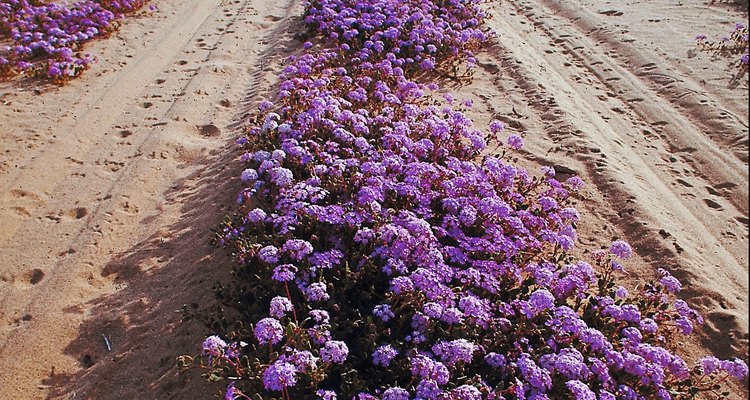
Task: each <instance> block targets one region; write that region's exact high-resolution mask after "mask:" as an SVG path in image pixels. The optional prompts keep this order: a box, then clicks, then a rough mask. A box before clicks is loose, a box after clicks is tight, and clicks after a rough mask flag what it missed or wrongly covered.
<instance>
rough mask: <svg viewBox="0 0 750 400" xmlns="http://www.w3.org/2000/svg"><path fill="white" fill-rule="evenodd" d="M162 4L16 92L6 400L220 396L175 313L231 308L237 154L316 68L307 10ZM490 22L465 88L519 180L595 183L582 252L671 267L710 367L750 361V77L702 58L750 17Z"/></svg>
mask: <svg viewBox="0 0 750 400" xmlns="http://www.w3.org/2000/svg"><path fill="white" fill-rule="evenodd" d="M158 4H159V8H160V10H159V12H158V13H156V14H155V16H153V17H147V18H139V19H133V20H129V21H128V22H127V23H126V24H124V26H123V29H122V30H121V31H120V32H119V33H118V34H117V35H116V37H113V38H111V39H109V40H106V41H100V42H97V43H95V44H94V46H92V49H91V51H92V52H94V53H96V54H101V55H102V56H101V60H100V63H98V64H96V65H95V66H94V67H93V69H92V70H91V71H89V72H88V73H87V74H84V76H83V78H82V79H79V80H77V81H75V82H72V83H71V84H69V85H66V86H64V87H61V88H57V87H48V86H38V84H34V83H31V82H25V81H11V82H0V104H2V106H0V122H1V124H0V126H1V128H0V143H1V144H2V147H0V148H2V149H3V151H4V153H2V157H0V227H2V229H0V362H2V365H3V366H4V368H0V388H2V390H0V399H16V398H31V399H35V398H40V399H42V398H55V399H57V398H59V399H72V398H75V399H82V398H85V399H89V398H96V399H123V398H134V399H140V398H158V399H167V398H175V399H184V398H211V397H212V395H217V394H218V388H210V387H205V386H203V385H200V384H199V383H200V382H199V379H196V378H195V375H196V374H194V377H193V379H192V380H188V381H184V380H182V379H181V378H179V377H177V376H176V375H175V368H174V359H175V356H177V355H180V354H184V353H191V352H195V351H197V347H196V346H197V345H198V343H199V341H200V340H201V338H202V337H203V335H205V334H206V333H207V332H208V330H207V329H206V328H205V327H204V326H203V325H202V324H201V323H199V322H196V321H194V320H190V321H187V322H184V321H182V319H183V317H184V314H181V313H176V312H175V310H178V309H181V308H182V307H183V305H187V308H188V309H192V308H193V307H192V304H191V303H195V304H203V305H205V304H211V301H210V300H211V299H212V294H211V291H210V288H211V286H212V284H213V283H214V282H215V281H216V280H219V279H222V278H224V277H225V275H222V271H223V274H226V273H227V271H228V269H229V264H228V262H227V260H226V257H225V256H224V255H223V254H222V253H221V252H220V251H216V250H215V249H214V248H212V247H211V246H210V245H209V244H208V238H209V237H210V229H211V228H213V227H214V226H216V224H217V223H218V221H219V220H220V218H221V217H222V215H223V214H224V213H226V212H228V210H229V208H231V206H232V200H233V198H234V196H235V194H236V193H237V192H238V185H237V180H236V176H237V175H238V170H237V168H238V165H235V164H236V163H232V159H233V158H234V157H235V156H236V154H235V153H234V150H233V149H232V147H231V142H232V140H233V139H234V137H236V135H237V133H238V127H239V126H240V125H241V123H242V121H243V118H244V116H246V113H247V112H248V111H249V110H250V109H251V108H252V107H253V106H254V105H255V104H257V102H259V101H260V100H262V99H263V98H264V97H267V96H268V95H270V94H272V93H274V85H275V83H276V78H275V77H276V76H277V73H278V71H279V70H280V68H281V64H282V63H283V60H284V59H285V57H286V56H288V55H289V54H291V52H293V51H297V50H299V47H300V43H299V42H297V41H295V40H294V33H296V32H298V31H299V30H300V25H299V20H298V17H299V16H300V15H301V13H302V5H301V3H300V2H298V1H292V0H280V1H278V2H265V1H259V0H233V1H228V0H165V1H160V2H159V3H158ZM488 8H489V10H490V13H491V14H493V15H494V16H495V18H493V19H492V20H490V21H489V23H490V25H491V26H492V27H493V28H494V29H496V30H497V31H498V32H499V34H500V35H499V37H498V38H497V39H496V40H495V42H494V44H493V45H492V46H491V47H490V48H489V49H488V50H487V51H484V52H482V53H481V54H478V59H479V67H478V68H477V69H476V73H475V76H474V80H473V81H472V82H471V83H468V84H464V83H456V82H444V84H445V85H446V89H447V90H450V91H451V92H454V93H458V97H464V98H471V99H473V100H474V103H475V107H474V110H473V111H471V115H472V117H473V118H474V119H475V121H476V122H477V124H478V126H479V127H484V126H486V123H487V121H489V119H491V118H499V119H502V120H504V121H506V122H507V123H508V125H509V126H510V128H511V129H512V130H513V131H516V132H521V133H524V134H525V137H526V143H527V145H526V153H525V154H524V155H523V157H521V159H520V160H519V163H521V164H524V165H526V166H527V167H529V168H530V169H534V170H538V168H539V166H540V165H555V166H556V169H558V170H559V171H560V173H561V174H563V175H564V174H570V173H572V172H573V171H575V172H576V173H578V174H580V175H581V176H582V177H583V178H584V179H585V180H586V181H587V182H588V183H589V185H588V186H587V189H586V190H585V192H584V194H583V196H582V197H581V198H580V199H579V200H578V207H579V209H580V210H581V212H582V214H583V215H584V220H583V221H582V222H581V224H580V226H579V236H580V237H579V242H580V247H581V249H582V253H585V252H586V251H589V250H591V249H593V248H598V247H600V246H605V245H607V244H608V242H609V241H611V240H613V239H615V238H625V239H626V240H628V241H630V242H631V243H633V244H634V246H635V248H636V251H637V255H638V256H637V257H636V259H635V260H633V261H632V262H631V263H630V264H629V266H628V269H629V270H630V271H631V274H630V275H629V276H628V279H629V281H630V283H631V284H633V285H634V284H637V283H638V282H641V281H642V280H644V279H649V278H652V277H653V276H654V275H655V269H656V268H657V267H665V268H668V269H669V270H671V271H672V272H673V273H674V274H675V275H676V276H677V277H679V278H680V279H681V280H682V281H683V283H685V284H686V286H687V287H688V289H686V290H685V291H684V293H683V295H684V298H686V299H687V300H688V301H689V302H690V303H691V304H692V305H694V306H696V307H698V308H699V309H700V310H701V311H702V312H703V314H704V315H705V316H706V318H707V323H706V325H705V326H704V327H703V328H701V329H700V330H699V335H698V336H697V339H698V340H697V341H696V340H694V341H692V342H687V343H686V344H685V346H686V347H685V350H686V351H687V352H688V353H689V354H693V355H694V354H700V353H705V352H707V351H712V352H715V353H717V354H718V355H720V356H722V357H730V356H741V357H743V358H745V359H747V344H748V317H747V315H748V297H747V290H748V250H747V246H748V196H747V193H748V170H747V160H748V118H747V112H748V108H747V107H748V106H747V78H745V77H739V78H738V77H734V78H733V77H732V74H731V71H728V70H725V69H723V68H722V67H721V66H720V63H721V62H724V61H723V60H719V61H717V62H711V60H710V57H709V55H707V54H705V53H696V52H695V50H696V48H695V47H694V46H693V41H692V39H693V37H694V36H695V34H696V33H707V34H709V35H710V36H713V37H719V36H721V35H722V34H725V33H726V32H728V31H729V30H731V26H730V25H727V24H725V23H724V22H727V21H730V22H734V21H735V20H736V21H740V20H742V19H744V18H746V14H745V15H744V16H743V14H741V13H739V12H738V11H736V10H732V9H729V8H727V7H726V6H722V5H717V6H711V7H708V6H706V5H704V4H686V5H682V6H677V5H675V4H674V2H672V1H667V0H654V1H651V2H648V6H647V7H646V6H644V4H643V3H637V2H633V4H631V3H623V2H607V1H601V0H595V1H593V2H592V1H588V2H585V3H584V2H583V1H579V0H574V1H555V0H505V1H502V2H491V3H489V4H488ZM675 21H679V23H676V22H675ZM37 92H38V93H37ZM582 256H584V257H585V254H582ZM185 319H186V320H187V319H188V318H185ZM102 335H104V336H106V337H107V339H108V340H110V342H111V346H112V349H111V351H108V350H107V349H106V347H105V343H104V339H103V336H102ZM701 347H703V348H701ZM705 348H708V350H706V349H705Z"/></svg>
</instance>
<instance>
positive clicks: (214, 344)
mask: <svg viewBox="0 0 750 400" xmlns="http://www.w3.org/2000/svg"><path fill="white" fill-rule="evenodd" d="M226 348H227V342H225V341H223V340H221V338H220V337H218V336H216V335H213V336H209V337H207V338H206V340H204V341H203V346H202V351H201V354H203V355H204V356H210V357H221V356H222V355H223V354H224V350H225V349H226Z"/></svg>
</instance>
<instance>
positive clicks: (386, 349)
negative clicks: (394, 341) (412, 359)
mask: <svg viewBox="0 0 750 400" xmlns="http://www.w3.org/2000/svg"><path fill="white" fill-rule="evenodd" d="M397 355H398V350H396V349H395V348H394V347H393V346H391V345H390V344H386V345H383V346H380V347H378V348H377V349H375V351H374V352H373V353H372V363H373V364H375V365H380V366H382V367H387V366H388V365H389V364H390V363H391V360H393V358H394V357H396V356H397Z"/></svg>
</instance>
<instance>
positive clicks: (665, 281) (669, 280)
mask: <svg viewBox="0 0 750 400" xmlns="http://www.w3.org/2000/svg"><path fill="white" fill-rule="evenodd" d="M657 272H658V273H659V275H660V276H661V278H660V279H659V283H660V284H661V285H662V286H664V288H665V289H666V290H667V292H669V293H678V292H679V291H680V290H682V284H681V283H680V281H678V280H677V278H675V277H674V276H672V275H671V274H670V273H669V272H668V271H667V270H665V269H664V268H659V269H658V270H657Z"/></svg>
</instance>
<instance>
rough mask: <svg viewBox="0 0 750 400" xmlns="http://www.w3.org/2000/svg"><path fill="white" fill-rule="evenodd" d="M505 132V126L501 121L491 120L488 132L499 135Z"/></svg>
mask: <svg viewBox="0 0 750 400" xmlns="http://www.w3.org/2000/svg"><path fill="white" fill-rule="evenodd" d="M504 130H505V124H504V123H503V122H502V121H499V120H496V119H493V120H492V121H490V132H492V133H500V132H502V131H504Z"/></svg>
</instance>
